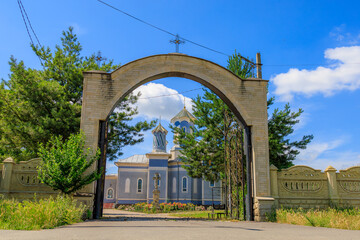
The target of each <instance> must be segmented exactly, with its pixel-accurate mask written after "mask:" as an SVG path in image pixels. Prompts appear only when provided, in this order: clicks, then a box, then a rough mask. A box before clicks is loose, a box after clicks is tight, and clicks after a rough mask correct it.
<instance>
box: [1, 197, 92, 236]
mask: <svg viewBox="0 0 360 240" xmlns="http://www.w3.org/2000/svg"><path fill="white" fill-rule="evenodd" d="M85 209H86V206H84V205H83V204H79V203H78V202H77V201H76V200H74V199H73V198H72V197H69V196H65V195H58V196H57V197H56V198H53V197H50V198H48V199H40V200H36V199H34V200H33V201H23V202H18V201H16V200H9V199H0V229H14V230H38V229H46V228H54V227H58V226H61V225H66V224H72V223H75V222H80V221H81V220H82V219H81V218H82V216H83V214H84V212H85Z"/></svg>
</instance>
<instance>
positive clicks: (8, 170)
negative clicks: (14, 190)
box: [1, 158, 14, 196]
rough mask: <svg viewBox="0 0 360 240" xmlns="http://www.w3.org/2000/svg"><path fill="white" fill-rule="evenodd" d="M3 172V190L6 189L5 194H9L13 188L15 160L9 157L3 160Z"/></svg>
mask: <svg viewBox="0 0 360 240" xmlns="http://www.w3.org/2000/svg"><path fill="white" fill-rule="evenodd" d="M3 164H4V165H3V166H4V168H3V172H2V178H3V179H2V180H1V190H2V191H4V194H5V196H6V195H8V194H9V192H10V190H11V175H12V171H13V166H14V160H13V159H12V158H7V159H5V160H4V162H3Z"/></svg>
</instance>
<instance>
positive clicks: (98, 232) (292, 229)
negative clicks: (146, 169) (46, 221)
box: [0, 210, 360, 240]
mask: <svg viewBox="0 0 360 240" xmlns="http://www.w3.org/2000/svg"><path fill="white" fill-rule="evenodd" d="M106 213H107V216H111V217H112V218H109V219H105V220H101V221H97V220H96V221H95V220H94V221H87V222H83V223H78V224H74V225H71V226H65V227H61V228H57V229H49V230H41V231H13V230H0V239H1V240H3V239H4V240H5V239H6V240H7V239H34V240H35V239H36V240H41V239H46V240H48V239H66V240H68V239H69V240H70V239H86V240H91V239H117V240H118V239H120V240H121V239H126V240H132V239H136V240H143V239H149V240H152V239H155V240H162V239H166V240H169V239H170V240H178V239H179V240H180V239H181V240H186V239H196V240H200V239H206V240H212V239H214V240H220V239H229V240H230V239H242V240H247V239H261V240H263V239H276V240H282V239H284V240H297V239H306V240H312V239H326V240H331V239H341V240H346V239H354V240H355V239H356V240H359V239H360V231H350V230H339V229H327V228H314V227H306V226H295V225H288V224H276V223H258V222H223V221H199V220H183V219H179V218H174V217H166V215H163V214H157V215H150V216H149V215H146V214H141V213H128V212H123V211H121V212H116V210H115V211H114V210H113V211H107V212H106Z"/></svg>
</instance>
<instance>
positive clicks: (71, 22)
mask: <svg viewBox="0 0 360 240" xmlns="http://www.w3.org/2000/svg"><path fill="white" fill-rule="evenodd" d="M104 1H105V2H108V3H109V4H112V5H114V6H116V7H117V8H119V9H121V10H123V11H126V12H128V13H130V14H133V15H135V16H136V17H139V18H141V19H143V20H145V21H148V22H150V23H151V24H154V25H156V26H159V27H161V28H163V29H166V30H167V31H169V32H172V33H175V34H176V33H178V34H179V35H180V36H182V37H184V38H187V39H190V40H192V41H194V42H197V43H200V44H202V45H205V46H208V47H210V48H213V49H216V50H218V51H221V52H224V53H226V54H229V55H230V54H232V53H233V52H234V50H235V49H236V50H237V51H238V52H240V53H241V54H242V55H244V56H247V57H249V58H250V59H254V58H255V54H256V53H257V52H260V53H261V55H262V62H263V64H264V66H263V78H264V79H268V80H270V84H269V95H270V96H275V97H276V100H277V101H276V104H275V105H274V107H279V108H282V107H283V105H284V104H285V103H286V102H290V104H291V107H292V108H293V109H294V110H296V109H298V108H302V109H303V110H304V114H303V115H302V117H301V122H300V124H299V125H298V126H297V127H296V131H295V132H294V134H293V135H292V139H299V138H300V137H301V136H302V135H305V134H313V135H314V136H315V138H314V140H313V142H312V143H311V144H310V145H309V147H308V149H307V150H305V151H302V153H301V154H300V155H299V157H298V159H297V160H296V161H295V163H297V164H305V165H309V166H312V167H314V168H319V169H322V170H324V169H325V168H326V167H327V166H328V165H332V166H334V167H335V168H337V169H343V168H346V167H350V166H353V165H358V164H359V163H360V139H359V137H358V136H359V135H360V128H359V122H360V90H359V88H360V25H359V22H360V14H359V13H358V10H359V9H360V3H359V2H358V1H335V0H334V1H332V0H327V1H321V0H317V1H310V0H303V1H301V0H297V1H295V0H286V1H260V0H258V1H239V0H237V1H211V0H207V1H187V0H184V1H181V2H180V1H165V0H162V1H157V0H154V1H145V0H144V1H137V0H133V1H115V0H104ZM22 2H23V5H24V7H25V8H26V11H27V14H28V16H29V18H30V20H31V23H32V26H33V28H34V30H35V31H36V33H37V35H38V37H39V40H40V42H41V43H42V44H43V45H45V46H50V47H51V48H54V46H55V45H56V44H59V40H60V36H61V32H62V31H63V30H66V29H67V28H68V27H69V26H73V27H74V29H75V32H76V33H77V34H78V37H79V40H80V42H81V43H82V45H83V53H84V55H89V54H91V53H95V52H97V51H99V50H100V51H101V52H102V54H103V56H105V57H107V58H108V59H114V60H115V63H121V64H125V63H127V62H129V61H132V60H135V59H138V58H141V57H145V56H149V55H154V54H160V53H170V52H174V46H173V45H172V44H169V40H171V39H173V37H172V36H170V35H167V34H165V33H163V32H160V31H157V30H155V29H153V28H150V27H149V26H147V25H144V24H142V23H140V22H137V21H135V20H134V19H131V18H129V17H127V16H125V15H123V14H120V13H118V12H116V11H114V10H113V9H111V8H109V7H107V6H105V5H103V4H101V3H99V2H98V1H96V0H87V1H85V0H77V1H70V0H62V1H59V0H53V1H45V0H32V1H30V0H22ZM0 30H1V37H0V78H3V79H7V78H8V74H9V66H8V60H9V58H10V56H11V55H14V56H15V57H16V58H18V59H21V60H24V62H25V64H26V65H27V66H28V67H32V68H39V60H38V59H37V58H36V56H34V54H33V52H32V51H31V49H30V47H29V42H30V40H29V37H28V35H27V32H26V28H25V26H24V23H23V20H22V17H21V14H20V11H19V8H18V5H17V2H16V1H2V2H1V3H0ZM180 52H182V53H184V54H188V55H192V56H196V57H200V58H205V59H208V60H210V61H213V62H215V63H218V64H220V65H223V66H226V61H227V57H226V56H224V55H220V54H218V53H214V52H211V51H208V50H206V49H202V48H199V47H197V46H194V45H192V44H191V43H188V42H187V43H185V44H184V45H182V46H181V47H180ZM199 87H201V86H200V85H199V84H198V83H195V82H192V81H190V80H184V79H161V80H157V81H155V82H152V84H149V85H148V86H143V87H142V90H141V91H142V92H143V97H144V98H146V97H150V96H154V95H164V94H165V95H166V94H173V93H176V92H183V91H187V90H191V89H196V88H199ZM200 93H201V91H200V90H195V91H191V92H186V93H184V94H181V95H172V96H171V97H164V98H155V99H151V101H150V99H142V100H141V101H139V109H140V114H141V116H140V117H139V119H140V118H141V119H143V118H146V119H151V118H157V116H160V115H162V116H163V117H162V118H163V122H164V124H166V125H167V121H168V120H169V118H170V117H171V114H173V113H176V112H177V111H180V110H181V107H182V102H183V97H182V96H183V95H184V96H185V97H187V101H186V102H187V104H188V105H189V104H190V103H189V98H191V97H194V96H196V94H200ZM175 106H176V107H175ZM189 107H190V105H189ZM177 108H178V109H177ZM271 110H272V109H271ZM146 136H147V139H146V141H145V142H144V143H143V144H141V145H138V146H136V147H129V148H126V149H124V153H125V155H124V157H127V156H131V155H132V154H136V153H138V154H144V153H146V152H149V151H151V135H150V134H149V133H147V134H146ZM168 141H169V142H171V136H169V137H168ZM169 147H171V146H169ZM111 166H112V164H111V165H109V167H111ZM114 170H115V168H114V167H112V168H109V173H111V172H113V171H114Z"/></svg>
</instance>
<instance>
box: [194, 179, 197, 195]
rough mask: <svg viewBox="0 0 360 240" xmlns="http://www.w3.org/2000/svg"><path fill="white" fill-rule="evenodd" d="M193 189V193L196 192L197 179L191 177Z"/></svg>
mask: <svg viewBox="0 0 360 240" xmlns="http://www.w3.org/2000/svg"><path fill="white" fill-rule="evenodd" d="M193 191H194V193H197V179H196V178H193Z"/></svg>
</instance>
